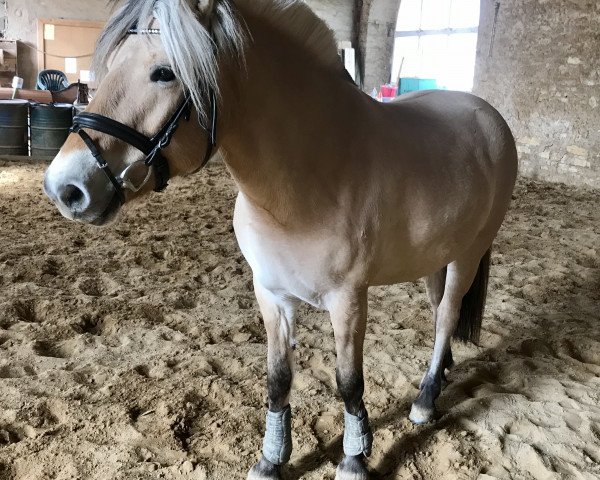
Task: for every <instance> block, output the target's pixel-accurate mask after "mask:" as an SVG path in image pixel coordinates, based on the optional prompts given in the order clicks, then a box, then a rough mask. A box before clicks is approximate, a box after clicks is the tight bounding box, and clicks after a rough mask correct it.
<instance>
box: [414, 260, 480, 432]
mask: <svg viewBox="0 0 600 480" xmlns="http://www.w3.org/2000/svg"><path fill="white" fill-rule="evenodd" d="M489 260H490V256H489V251H488V252H487V253H486V254H485V255H484V256H483V258H481V257H479V255H478V256H477V257H465V258H463V259H460V260H457V261H455V262H453V263H451V264H450V265H449V266H448V269H447V273H446V283H445V289H444V295H443V297H442V301H441V302H440V304H439V307H438V308H437V321H436V327H435V345H434V348H433V356H432V359H431V364H430V366H429V370H428V371H427V373H426V374H425V377H424V378H423V381H422V382H421V391H420V393H419V396H418V397H417V399H416V400H415V401H414V403H413V405H412V409H411V412H410V417H409V418H410V420H411V421H412V422H413V423H417V424H422V423H427V422H429V421H431V420H433V418H434V416H435V400H436V398H437V397H438V396H439V394H440V392H441V390H442V374H443V372H444V368H445V362H447V361H448V358H447V356H446V355H447V353H448V352H449V351H450V350H449V349H450V340H451V338H452V336H453V335H455V334H456V335H457V336H458V337H459V338H461V339H462V340H465V341H467V340H472V341H476V340H477V336H478V334H479V328H480V326H481V317H482V315H483V308H484V305H485V295H486V292H487V279H488V273H489ZM459 321H460V324H459ZM457 327H459V328H458V331H457Z"/></svg>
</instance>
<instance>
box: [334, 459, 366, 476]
mask: <svg viewBox="0 0 600 480" xmlns="http://www.w3.org/2000/svg"><path fill="white" fill-rule="evenodd" d="M368 479H369V471H368V470H367V467H365V464H364V460H363V457H362V456H358V457H344V459H343V460H342V461H341V462H340V464H339V465H338V467H337V471H336V474H335V480H368Z"/></svg>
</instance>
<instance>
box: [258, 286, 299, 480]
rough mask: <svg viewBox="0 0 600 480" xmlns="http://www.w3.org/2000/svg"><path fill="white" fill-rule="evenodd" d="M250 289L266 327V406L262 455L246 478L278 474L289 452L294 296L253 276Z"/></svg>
mask: <svg viewBox="0 0 600 480" xmlns="http://www.w3.org/2000/svg"><path fill="white" fill-rule="evenodd" d="M254 291H255V293H256V298H257V300H258V303H259V306H260V311H261V313H262V316H263V320H264V323H265V328H266V330H267V340H268V367H267V370H268V372H267V392H268V398H269V410H268V412H267V421H266V431H265V436H264V440H263V454H262V458H261V459H260V461H259V462H258V463H257V464H256V465H254V467H252V469H251V470H250V472H249V473H248V480H276V479H281V478H282V477H281V467H282V465H284V464H285V463H287V462H288V461H289V459H290V456H291V454H292V426H291V425H292V412H291V409H290V402H289V400H290V390H291V387H292V377H293V348H294V333H295V319H294V316H295V310H296V300H294V299H292V298H289V297H286V296H280V295H276V294H274V293H272V292H270V291H269V290H267V289H265V288H264V287H263V286H262V285H260V283H259V282H258V281H256V279H255V281H254Z"/></svg>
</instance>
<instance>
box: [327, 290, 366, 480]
mask: <svg viewBox="0 0 600 480" xmlns="http://www.w3.org/2000/svg"><path fill="white" fill-rule="evenodd" d="M328 303H329V305H328V307H329V312H330V315H331V322H332V325H333V331H334V335H335V346H336V354H337V369H336V378H337V384H338V390H339V392H340V395H341V396H342V399H343V400H344V405H345V409H346V411H345V414H344V422H345V425H344V455H345V456H344V459H343V460H342V461H341V463H340V464H339V465H338V468H337V473H336V477H335V478H336V480H366V479H367V478H368V472H367V469H366V467H365V465H364V457H366V456H369V455H370V454H371V445H372V443H373V434H372V433H371V427H370V425H369V416H368V415H367V410H366V408H365V404H364V403H363V398H362V397H363V393H364V389H365V385H364V379H363V345H364V339H365V329H366V323H367V290H366V288H365V289H359V290H358V291H345V292H339V293H337V294H335V295H334V296H333V298H332V299H330V302H328Z"/></svg>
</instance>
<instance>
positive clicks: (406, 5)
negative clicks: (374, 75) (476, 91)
mask: <svg viewBox="0 0 600 480" xmlns="http://www.w3.org/2000/svg"><path fill="white" fill-rule="evenodd" d="M479 2H480V0H402V2H401V4H400V12H399V14H398V24H397V27H396V44H395V48H394V61H393V68H392V81H396V80H397V79H398V77H399V76H402V78H419V79H431V80H435V81H436V83H437V88H443V89H450V90H464V91H470V90H471V89H472V88H473V76H474V73H475V51H476V48H477V32H478V27H479V8H480V4H479ZM428 84H431V82H429V83H428Z"/></svg>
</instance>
